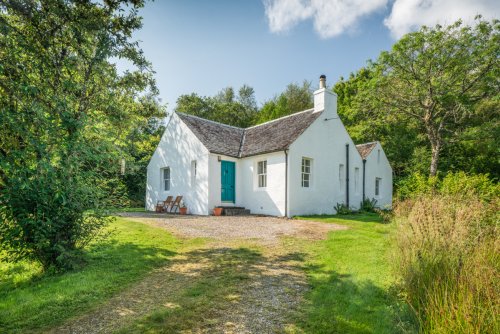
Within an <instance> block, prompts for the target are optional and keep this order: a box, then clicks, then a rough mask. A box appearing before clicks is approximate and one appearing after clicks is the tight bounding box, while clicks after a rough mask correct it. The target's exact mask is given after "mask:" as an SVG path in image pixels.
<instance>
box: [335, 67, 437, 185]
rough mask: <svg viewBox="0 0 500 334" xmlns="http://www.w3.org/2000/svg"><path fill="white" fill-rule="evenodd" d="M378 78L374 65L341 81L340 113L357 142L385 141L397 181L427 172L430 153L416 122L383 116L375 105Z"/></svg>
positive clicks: (392, 116)
mask: <svg viewBox="0 0 500 334" xmlns="http://www.w3.org/2000/svg"><path fill="white" fill-rule="evenodd" d="M378 75H379V74H378V73H377V68H376V67H375V66H374V64H373V63H370V64H369V65H368V66H367V67H364V68H361V69H360V70H359V71H358V72H356V73H351V75H350V77H349V78H348V79H347V80H345V79H344V78H340V80H339V81H338V82H337V83H336V84H335V85H334V87H333V91H334V92H335V93H336V94H337V100H338V114H339V116H340V118H341V120H342V122H343V123H344V125H345V127H346V129H347V130H348V132H349V135H350V136H351V137H352V139H353V141H354V142H356V143H366V142H372V141H376V140H377V141H380V142H381V144H382V146H383V147H384V152H385V153H386V154H387V158H388V159H389V161H390V162H391V166H392V168H393V171H394V174H395V176H396V179H397V178H400V177H402V176H404V175H408V174H409V173H412V172H416V171H419V172H424V171H426V170H427V168H428V164H427V159H426V155H427V154H428V152H427V150H426V145H425V141H424V140H423V139H422V138H421V136H419V134H418V127H417V126H416V124H415V122H414V121H413V120H411V119H407V118H404V117H401V116H400V115H394V114H391V115H384V117H381V115H380V114H379V113H375V111H374V108H372V106H371V104H373V103H372V99H373V97H372V96H371V95H373V91H374V82H375V78H376V77H377V76H378ZM367 101H368V102H367ZM422 148H423V150H422Z"/></svg>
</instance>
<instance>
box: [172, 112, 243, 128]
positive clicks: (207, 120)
mask: <svg viewBox="0 0 500 334" xmlns="http://www.w3.org/2000/svg"><path fill="white" fill-rule="evenodd" d="M174 112H175V113H177V114H181V115H184V116H187V117H193V118H197V119H199V120H202V121H206V122H210V123H215V124H219V125H223V126H227V127H230V128H233V129H238V130H243V131H244V130H245V128H240V127H237V126H234V125H229V124H225V123H221V122H217V121H212V120H211V119H208V118H203V117H199V116H195V115H191V114H186V113H183V112H179V111H174Z"/></svg>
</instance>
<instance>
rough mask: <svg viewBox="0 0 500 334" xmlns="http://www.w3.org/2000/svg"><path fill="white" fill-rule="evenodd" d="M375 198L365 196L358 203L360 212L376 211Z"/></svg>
mask: <svg viewBox="0 0 500 334" xmlns="http://www.w3.org/2000/svg"><path fill="white" fill-rule="evenodd" d="M376 205H377V200H376V199H375V198H372V199H369V198H365V199H364V200H362V201H361V203H360V204H359V211H360V212H375V211H376Z"/></svg>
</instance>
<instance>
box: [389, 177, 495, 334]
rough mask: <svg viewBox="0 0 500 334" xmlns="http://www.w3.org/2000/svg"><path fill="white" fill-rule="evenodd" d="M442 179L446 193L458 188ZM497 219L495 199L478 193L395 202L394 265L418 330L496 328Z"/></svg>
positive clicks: (425, 196)
mask: <svg viewBox="0 0 500 334" xmlns="http://www.w3.org/2000/svg"><path fill="white" fill-rule="evenodd" d="M452 179H454V177H453V178H452ZM448 182H449V183H448ZM480 183H481V184H482V182H480ZM446 184H447V185H446V187H443V188H444V189H448V190H447V191H449V192H451V193H453V192H455V191H457V192H460V191H459V190H458V189H463V186H458V185H456V184H455V183H454V182H451V181H449V180H448V181H446ZM488 187H489V186H488ZM481 191H482V190H481ZM498 218H499V215H498V199H493V200H492V201H490V202H487V201H484V200H481V199H480V198H478V197H477V196H467V197H466V196H463V195H461V196H455V195H454V196H451V195H444V194H441V195H434V196H432V195H421V196H419V197H417V198H414V199H409V200H406V201H403V202H399V203H396V204H395V206H394V219H395V220H396V222H397V234H396V241H397V242H396V244H397V252H396V253H395V261H394V263H395V270H396V272H397V273H398V274H399V277H400V288H401V290H402V292H403V295H404V296H405V298H406V300H407V302H408V303H409V305H410V306H411V308H412V309H413V310H414V312H415V315H416V318H417V319H418V323H419V325H420V329H421V331H422V332H423V333H431V332H432V333H498V332H499V330H500V328H498V327H499V326H498V322H497V321H496V319H495V315H496V314H498V312H499V311H500V280H499V263H500V257H499V249H498V247H499V244H498V232H497V230H498V226H497V225H498Z"/></svg>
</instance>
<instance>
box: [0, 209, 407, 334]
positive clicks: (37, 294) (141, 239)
mask: <svg viewBox="0 0 500 334" xmlns="http://www.w3.org/2000/svg"><path fill="white" fill-rule="evenodd" d="M300 218H301V219H310V220H315V221H320V222H324V223H337V224H341V225H346V226H348V227H349V229H348V230H343V231H332V232H330V233H329V234H328V238H327V239H326V240H318V241H311V240H304V239H298V238H291V237H289V238H285V239H283V241H284V244H283V247H284V248H285V249H287V250H289V251H292V250H293V251H294V252H295V251H296V252H299V253H301V254H305V255H306V256H305V257H304V262H303V263H302V265H301V267H303V268H304V270H305V272H306V274H307V277H308V280H309V284H310V286H311V290H310V291H309V292H308V293H307V295H306V299H305V303H304V305H303V307H302V310H300V311H301V312H299V315H297V317H296V318H295V319H290V321H289V323H290V326H289V328H288V329H289V330H288V331H289V332H290V333H311V334H316V333H318V334H321V333H394V332H400V331H401V327H408V326H406V325H405V326H403V325H402V324H405V320H404V319H405V317H404V314H405V312H403V310H402V308H401V306H400V305H399V303H398V302H397V298H396V297H395V296H393V295H392V294H391V293H390V291H391V289H390V288H391V286H392V283H393V282H394V279H393V276H392V275H391V269H390V262H389V257H388V252H389V250H390V243H391V240H390V233H391V232H392V230H393V225H392V224H384V223H382V221H381V219H380V217H379V216H378V215H376V214H363V215H362V214H356V215H349V216H316V217H300ZM110 229H111V230H113V231H114V233H113V234H112V236H111V237H110V238H109V239H108V240H107V241H105V242H104V243H99V244H96V245H93V246H91V247H89V249H88V252H87V255H86V261H87V264H86V266H84V267H83V269H81V270H76V271H72V272H68V273H65V274H62V275H44V274H43V273H42V272H41V269H40V267H39V266H37V265H35V264H33V263H29V262H23V263H18V264H7V263H5V262H1V258H0V328H1V329H3V330H4V331H6V332H14V333H16V332H17V333H24V332H28V331H31V330H40V329H42V330H43V329H49V328H52V327H54V326H56V325H59V324H61V323H63V322H65V321H66V320H68V319H69V318H70V317H73V316H76V315H79V314H83V313H87V312H89V311H91V310H92V309H94V308H96V307H97V306H98V305H99V304H102V303H104V302H106V301H107V300H108V299H109V298H110V297H111V296H112V295H114V294H116V293H117V292H119V291H120V290H123V289H125V288H126V287H128V286H130V285H131V284H134V283H135V282H137V281H138V280H140V279H142V278H143V277H144V276H145V275H146V274H147V273H148V272H150V271H151V270H152V269H153V268H155V267H157V266H160V265H164V264H166V263H168V261H169V260H170V259H171V258H172V256H173V255H175V254H177V253H180V252H182V254H183V256H184V257H187V258H188V259H189V260H190V261H191V262H193V263H197V262H203V261H206V260H209V261H210V263H211V265H210V266H209V267H207V269H205V270H203V272H201V274H200V275H199V276H196V277H194V278H193V279H192V280H187V281H186V282H187V283H188V284H186V285H185V286H183V288H182V289H181V290H180V291H178V292H176V295H175V298H174V300H175V304H176V305H177V306H176V307H173V308H166V309H165V308H160V309H158V310H155V311H153V312H152V313H149V314H147V315H146V316H144V317H141V318H138V319H136V320H135V321H133V323H131V324H129V325H127V326H125V327H124V328H122V329H121V330H120V332H121V333H141V332H145V331H148V332H151V333H153V332H178V331H182V330H189V329H190V328H201V327H203V328H207V327H208V328H210V327H213V326H217V320H216V319H218V318H219V317H220V316H221V314H223V313H224V312H225V310H227V308H228V307H232V305H234V304H233V303H232V300H231V298H233V296H236V295H238V294H239V293H241V291H240V290H241V287H242V286H243V287H244V285H245V284H246V283H245V282H246V281H247V279H248V277H249V274H250V270H251V268H252V266H253V265H254V264H255V263H259V262H262V261H265V259H264V258H263V252H264V251H265V249H259V248H258V247H257V248H255V247H253V246H252V247H251V246H249V245H247V244H245V243H243V242H238V241H235V245H233V246H231V247H225V248H220V247H219V248H214V249H211V248H210V247H209V248H204V247H202V246H203V245H204V244H203V245H202V244H200V243H203V241H200V240H198V239H193V240H183V241H182V242H181V241H177V240H176V239H175V238H174V237H172V236H171V235H170V234H169V233H168V232H166V231H165V230H159V229H157V228H154V227H149V226H147V225H144V224H141V223H138V222H133V221H130V220H126V219H125V218H118V219H117V220H116V221H115V222H113V223H112V224H111V226H110ZM271 252H272V250H271ZM254 274H255V273H254ZM238 291H239V292H238ZM228 298H229V299H228Z"/></svg>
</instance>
